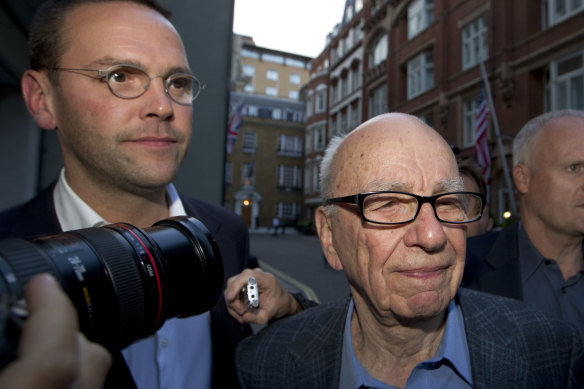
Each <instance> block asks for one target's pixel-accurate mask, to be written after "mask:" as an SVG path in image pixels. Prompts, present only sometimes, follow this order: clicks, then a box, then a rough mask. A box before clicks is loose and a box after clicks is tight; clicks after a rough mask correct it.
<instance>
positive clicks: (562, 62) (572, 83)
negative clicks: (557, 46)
mask: <svg viewBox="0 0 584 389" xmlns="http://www.w3.org/2000/svg"><path fill="white" fill-rule="evenodd" d="M545 81H546V82H545V99H544V101H545V109H546V111H555V110H559V109H579V110H582V109H584V52H579V53H576V54H572V55H569V56H567V57H564V58H561V59H559V60H557V61H553V62H552V63H550V66H549V69H548V71H547V74H546V79H545Z"/></svg>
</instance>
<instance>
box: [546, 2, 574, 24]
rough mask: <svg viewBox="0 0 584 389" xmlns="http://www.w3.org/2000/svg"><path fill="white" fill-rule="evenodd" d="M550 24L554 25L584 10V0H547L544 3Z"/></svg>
mask: <svg viewBox="0 0 584 389" xmlns="http://www.w3.org/2000/svg"><path fill="white" fill-rule="evenodd" d="M543 6H544V12H547V23H548V26H549V27H551V26H554V25H556V24H558V23H561V22H563V21H564V20H566V19H568V18H570V17H572V16H574V15H576V14H577V13H580V12H582V11H584V0H547V1H545V2H544V3H543Z"/></svg>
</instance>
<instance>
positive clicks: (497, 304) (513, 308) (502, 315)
mask: <svg viewBox="0 0 584 389" xmlns="http://www.w3.org/2000/svg"><path fill="white" fill-rule="evenodd" d="M458 298H459V301H460V306H461V309H462V312H463V316H464V320H465V325H467V326H469V325H470V328H468V330H469V331H470V332H477V331H480V332H483V333H485V334H486V333H489V334H491V335H494V334H499V335H500V336H501V337H503V338H507V337H509V336H517V335H518V334H522V337H523V338H524V339H530V340H536V339H539V340H541V338H540V336H545V337H551V338H554V339H560V338H562V337H569V338H570V339H574V338H578V337H579V335H578V333H577V331H576V329H575V328H574V327H573V326H572V325H570V324H568V323H566V322H564V321H560V320H556V319H553V318H550V317H548V316H546V315H545V314H544V313H543V312H540V311H538V310H537V309H535V308H532V307H530V306H529V305H527V304H525V303H523V302H521V301H518V300H515V299H512V298H508V297H503V296H497V295H493V294H489V293H484V292H479V291H476V290H470V289H466V288H460V289H459V291H458ZM487 330H488V332H485V331H487Z"/></svg>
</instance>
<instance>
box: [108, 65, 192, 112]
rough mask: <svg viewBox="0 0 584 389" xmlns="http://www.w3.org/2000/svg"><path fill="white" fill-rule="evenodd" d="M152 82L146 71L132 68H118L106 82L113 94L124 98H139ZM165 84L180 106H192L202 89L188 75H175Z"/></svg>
mask: <svg viewBox="0 0 584 389" xmlns="http://www.w3.org/2000/svg"><path fill="white" fill-rule="evenodd" d="M153 78H155V77H153ZM150 80H151V78H150V76H149V75H148V74H147V73H146V72H145V71H144V70H142V69H139V68H136V67H132V66H125V65H121V66H116V67H113V68H110V69H109V70H108V72H107V73H106V82H107V84H108V85H109V87H110V89H111V90H112V92H113V93H114V94H115V95H117V96H120V97H124V98H134V97H138V96H140V95H141V94H143V93H144V92H146V90H147V89H148V87H149V86H150ZM164 83H165V88H166V91H167V93H168V95H169V96H170V98H171V99H173V100H174V101H176V102H177V103H180V104H191V103H192V101H193V100H194V99H195V98H196V97H197V95H198V93H199V91H200V87H201V85H200V83H199V81H198V80H197V79H196V78H195V77H193V76H191V75H189V74H186V73H176V74H173V75H171V76H170V77H168V78H167V79H165V80H164Z"/></svg>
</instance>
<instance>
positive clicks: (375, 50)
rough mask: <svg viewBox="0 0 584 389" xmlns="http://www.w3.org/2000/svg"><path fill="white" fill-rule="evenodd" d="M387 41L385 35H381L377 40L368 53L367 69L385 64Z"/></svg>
mask: <svg viewBox="0 0 584 389" xmlns="http://www.w3.org/2000/svg"><path fill="white" fill-rule="evenodd" d="M387 51H388V40H387V34H381V35H379V36H378V37H377V38H375V41H374V43H373V45H372V46H371V50H370V52H369V69H373V68H374V67H376V66H377V65H379V64H381V63H383V62H385V60H386V59H387Z"/></svg>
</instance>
